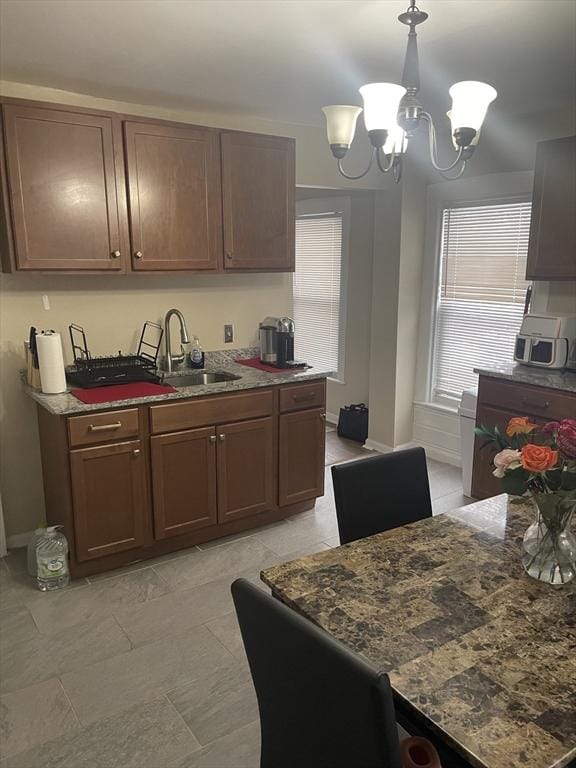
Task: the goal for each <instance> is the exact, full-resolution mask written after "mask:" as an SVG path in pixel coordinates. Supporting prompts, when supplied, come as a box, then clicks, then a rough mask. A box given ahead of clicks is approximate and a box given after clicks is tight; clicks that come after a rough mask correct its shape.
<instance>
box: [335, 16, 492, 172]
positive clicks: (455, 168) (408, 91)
mask: <svg viewBox="0 0 576 768" xmlns="http://www.w3.org/2000/svg"><path fill="white" fill-rule="evenodd" d="M427 18H428V14H427V13H424V12H423V11H421V10H420V9H419V8H418V7H417V6H416V5H415V4H414V3H412V4H411V5H410V6H409V7H408V9H407V10H406V11H405V12H404V13H401V14H400V16H399V17H398V20H399V21H400V22H401V23H402V24H406V25H407V26H409V27H410V30H409V32H408V44H407V48H406V56H405V59H404V71H403V75H402V85H397V84H396V83H369V84H367V85H363V86H362V87H361V88H360V89H359V90H360V95H361V96H362V100H363V109H362V108H360V107H357V106H349V105H343V104H340V105H332V106H329V107H323V108H322V111H323V112H324V115H325V117H326V128H327V133H328V143H329V144H330V149H331V150H332V154H333V155H334V157H335V158H336V159H337V161H338V170H339V171H340V173H341V174H342V176H344V177H345V178H347V179H360V178H362V177H363V176H365V175H366V174H367V173H368V171H369V170H370V168H371V167H372V165H373V164H374V162H376V164H377V166H378V168H379V169H380V170H381V171H382V172H383V173H387V172H388V171H392V172H393V176H394V180H395V181H399V180H400V177H401V174H402V156H403V155H404V154H405V153H406V151H407V150H408V144H409V141H410V139H411V138H412V137H413V136H414V134H415V133H416V131H418V130H419V129H420V127H421V126H422V125H425V126H426V128H427V130H428V140H429V151H430V161H431V163H432V165H433V167H434V168H435V169H436V170H437V171H439V172H440V173H441V174H442V176H444V178H448V179H455V178H459V177H460V176H461V175H462V174H463V173H464V169H465V168H466V162H467V160H469V159H470V157H471V156H472V154H473V152H474V149H475V147H476V146H477V144H478V139H479V136H480V129H481V127H482V124H483V122H484V118H485V117H486V112H487V110H488V107H489V105H490V104H491V102H492V101H494V99H495V98H496V96H497V93H496V90H495V89H494V88H492V86H491V85H487V84H486V83H481V82H479V81H476V80H463V81H462V82H458V83H455V84H454V85H453V86H452V87H451V88H450V90H449V93H450V96H451V98H452V108H451V110H450V111H449V112H448V113H447V115H448V118H449V120H450V124H451V128H452V143H453V145H454V148H455V150H456V153H457V154H456V157H455V158H454V160H453V161H452V162H451V163H450V164H449V165H447V166H445V167H442V166H441V165H440V164H439V162H438V151H437V147H436V130H435V127H434V123H433V121H432V117H431V116H430V114H429V113H428V112H426V111H425V110H424V109H423V107H422V105H421V104H420V101H419V100H418V97H417V96H418V92H419V90H420V74H419V64H418V47H417V35H416V26H417V25H418V24H422V22H424V21H426V19H427ZM362 111H363V112H364V125H365V127H366V130H367V132H368V137H369V139H370V143H371V145H372V155H371V158H370V163H369V165H368V167H367V168H366V170H365V171H363V172H362V173H360V174H358V175H356V176H353V175H350V174H348V173H346V172H345V171H344V169H343V167H342V159H343V158H344V157H345V155H346V153H347V151H348V149H349V148H350V145H351V144H352V141H353V139H354V134H355V132H356V123H357V120H358V117H359V115H360V113H361V112H362Z"/></svg>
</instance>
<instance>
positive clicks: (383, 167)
mask: <svg viewBox="0 0 576 768" xmlns="http://www.w3.org/2000/svg"><path fill="white" fill-rule="evenodd" d="M383 154H384V153H383V151H382V147H378V148H377V149H376V162H377V163H378V168H379V169H380V170H381V171H382V173H388V171H390V170H392V166H393V165H394V160H395V159H396V152H392V154H391V155H390V159H389V160H388V163H387V164H386V165H385V164H383V163H382V155H383ZM384 157H386V155H384Z"/></svg>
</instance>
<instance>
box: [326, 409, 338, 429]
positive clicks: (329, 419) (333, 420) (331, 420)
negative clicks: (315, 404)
mask: <svg viewBox="0 0 576 768" xmlns="http://www.w3.org/2000/svg"><path fill="white" fill-rule="evenodd" d="M326 423H327V424H330V426H332V427H337V426H338V416H337V415H336V414H335V413H328V412H326Z"/></svg>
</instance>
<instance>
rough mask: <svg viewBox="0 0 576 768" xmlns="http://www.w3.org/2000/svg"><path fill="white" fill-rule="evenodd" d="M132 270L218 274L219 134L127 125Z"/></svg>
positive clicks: (219, 242) (220, 214)
mask: <svg viewBox="0 0 576 768" xmlns="http://www.w3.org/2000/svg"><path fill="white" fill-rule="evenodd" d="M124 139H125V143H126V168H127V172H128V201H129V214H130V235H131V241H132V268H133V269H134V270H137V271H146V270H155V271H156V270H206V269H208V270H210V269H211V270H216V269H218V264H219V262H220V260H221V254H222V225H221V221H222V210H221V193H220V162H219V147H218V133H217V132H216V131H213V130H211V129H209V128H206V129H203V128H188V127H183V128H178V127H174V126H171V125H161V124H160V125H159V124H155V123H150V124H149V123H142V122H133V123H132V122H130V123H124Z"/></svg>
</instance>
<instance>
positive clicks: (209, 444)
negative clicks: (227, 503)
mask: <svg viewBox="0 0 576 768" xmlns="http://www.w3.org/2000/svg"><path fill="white" fill-rule="evenodd" d="M150 443H151V446H152V447H151V452H152V496H153V501H154V532H155V536H156V538H157V539H163V538H166V537H167V536H178V535H179V534H181V533H188V532H189V531H195V530H196V529H197V528H204V527H205V526H207V525H214V524H215V523H216V522H217V517H218V516H217V510H216V437H215V432H214V428H213V427H209V428H206V429H191V430H188V431H186V432H178V433H176V434H170V435H156V436H155V437H152V438H151V439H150Z"/></svg>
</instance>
